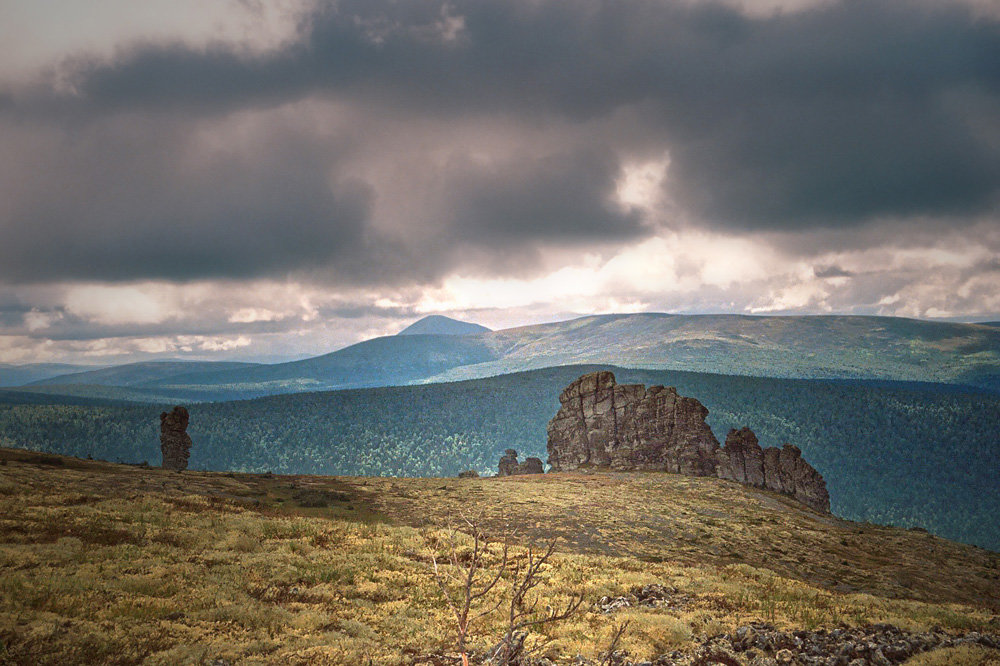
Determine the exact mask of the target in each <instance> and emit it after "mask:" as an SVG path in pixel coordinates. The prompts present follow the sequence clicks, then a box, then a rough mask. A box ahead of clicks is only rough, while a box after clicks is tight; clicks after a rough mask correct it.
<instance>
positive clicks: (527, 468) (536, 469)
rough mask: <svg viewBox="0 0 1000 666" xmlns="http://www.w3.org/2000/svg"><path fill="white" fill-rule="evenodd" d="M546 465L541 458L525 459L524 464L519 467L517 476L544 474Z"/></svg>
mask: <svg viewBox="0 0 1000 666" xmlns="http://www.w3.org/2000/svg"><path fill="white" fill-rule="evenodd" d="M544 473H545V465H544V464H543V463H542V459H541V458H525V459H524V462H523V463H521V464H520V465H518V466H517V472H515V474H544Z"/></svg>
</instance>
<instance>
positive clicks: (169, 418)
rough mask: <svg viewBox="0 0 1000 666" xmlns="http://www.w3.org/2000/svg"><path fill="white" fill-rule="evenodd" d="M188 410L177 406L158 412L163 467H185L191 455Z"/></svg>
mask: <svg viewBox="0 0 1000 666" xmlns="http://www.w3.org/2000/svg"><path fill="white" fill-rule="evenodd" d="M188 419H189V416H188V410H186V409H185V408H183V407H180V406H177V407H174V408H173V410H171V411H170V412H169V413H168V412H161V413H160V452H161V453H162V454H163V469H173V470H178V471H179V470H183V469H187V465H188V458H189V457H190V456H191V444H192V442H191V437H190V436H189V435H188V434H187V427H188Z"/></svg>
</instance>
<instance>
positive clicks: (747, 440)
mask: <svg viewBox="0 0 1000 666" xmlns="http://www.w3.org/2000/svg"><path fill="white" fill-rule="evenodd" d="M718 460H719V465H718V467H717V469H716V476H718V477H719V478H720V479H730V480H731V481H737V482H739V483H743V484H746V485H748V486H756V487H757V488H766V489H767V490H773V491H774V492H776V493H784V494H785V495H791V496H792V497H794V498H795V499H797V500H799V501H800V502H802V503H803V504H805V505H807V506H811V507H812V508H814V509H817V510H819V511H829V510H830V494H829V493H828V492H827V490H826V481H824V480H823V477H822V476H821V475H820V473H819V472H817V471H816V470H815V469H813V466H812V465H810V464H809V463H807V462H806V461H805V460H804V459H803V458H802V451H801V450H800V449H799V447H797V446H792V445H791V444H785V445H784V446H782V447H781V448H780V449H778V448H776V447H773V446H772V447H768V448H766V449H762V448H761V447H760V444H759V443H758V442H757V436H756V435H754V434H753V431H752V430H750V428H741V429H739V430H735V429H734V430H730V431H729V434H728V435H727V436H726V445H725V446H724V447H723V448H721V449H719V452H718Z"/></svg>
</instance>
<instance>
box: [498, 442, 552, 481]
mask: <svg viewBox="0 0 1000 666" xmlns="http://www.w3.org/2000/svg"><path fill="white" fill-rule="evenodd" d="M544 473H545V466H544V465H543V464H542V460H541V458H525V459H524V462H523V463H520V464H519V463H518V462H517V451H515V450H514V449H507V450H506V451H504V454H503V456H502V457H501V458H500V462H499V464H498V465H497V476H513V475H515V474H544Z"/></svg>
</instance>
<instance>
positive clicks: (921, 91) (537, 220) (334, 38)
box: [0, 0, 1000, 364]
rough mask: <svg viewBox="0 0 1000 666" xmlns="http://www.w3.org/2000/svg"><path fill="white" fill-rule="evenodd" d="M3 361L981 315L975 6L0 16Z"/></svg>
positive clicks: (904, 3) (992, 238)
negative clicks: (667, 325)
mask: <svg viewBox="0 0 1000 666" xmlns="http://www.w3.org/2000/svg"><path fill="white" fill-rule="evenodd" d="M0 42H2V43H3V44H4V58H3V59H2V60H0V362H4V363H29V362H53V361H60V362H75V363H84V364H110V363H120V362H125V361H129V360H146V359H154V358H168V357H169V358H199V359H219V360H223V359H242V360H262V361H277V360H285V359H290V358H301V357H305V356H310V355H315V354H320V353H325V352H327V351H331V350H333V349H336V348H339V347H342V346H345V345H347V344H351V343H353V342H356V341H359V340H362V339H366V338H370V337H374V336H377V335H387V334H392V333H395V332H397V331H399V330H400V329H402V328H403V327H405V326H406V325H408V324H409V323H412V322H413V321H414V320H416V319H418V318H419V317H421V316H424V315H427V314H432V313H439V314H445V315H449V316H453V317H456V318H460V319H465V320H470V321H476V322H478V323H481V324H484V325H486V326H490V327H491V328H505V327H509V326H517V325H525V324H532V323H539V322H545V321H555V320H560V319H566V318H569V317H572V316H578V315H584V314H592V313H610V312H643V311H650V312H679V313H703V312H711V313H718V312H731V313H739V314H762V315H764V314H840V313H843V314H847V313H856V314H881V315H895V316H907V317H921V318H950V319H959V320H998V319H1000V3H996V2H994V1H993V0H728V1H726V0H621V1H615V2H612V1H607V0H605V1H598V0H576V1H574V2H563V1H561V0H496V1H488V0H447V1H444V0H408V1H406V2H400V1H398V0H340V1H337V2H327V1H324V2H310V1H308V0H295V1H293V2H286V3H265V2H262V1H255V0H239V1H238V0H198V1H197V2H196V1H194V0H144V2H141V3H136V2H133V1H132V0H91V1H90V2H87V3H80V2H71V1H68V0H67V1H63V2H57V1H55V0H25V1H23V2H22V1H19V0H0Z"/></svg>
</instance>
